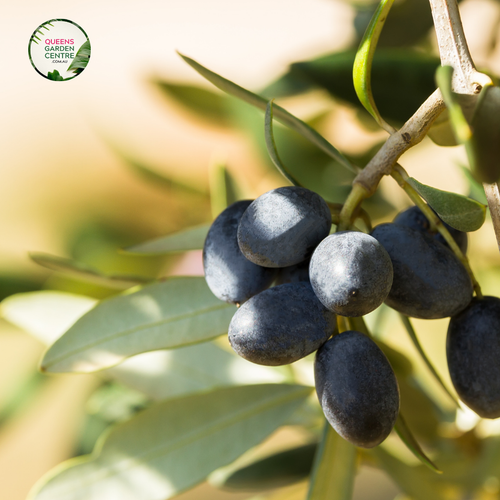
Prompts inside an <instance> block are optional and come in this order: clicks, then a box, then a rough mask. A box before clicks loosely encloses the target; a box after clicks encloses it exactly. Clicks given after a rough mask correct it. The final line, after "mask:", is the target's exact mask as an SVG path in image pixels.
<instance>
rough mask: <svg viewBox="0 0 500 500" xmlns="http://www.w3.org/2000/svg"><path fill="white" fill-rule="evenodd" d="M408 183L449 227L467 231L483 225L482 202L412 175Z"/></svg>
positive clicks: (484, 209) (483, 206)
mask: <svg viewBox="0 0 500 500" xmlns="http://www.w3.org/2000/svg"><path fill="white" fill-rule="evenodd" d="M408 183H409V184H410V185H411V186H412V187H413V189H415V190H416V191H417V192H418V194H419V195H420V196H421V197H422V198H423V199H424V200H425V201H426V202H427V203H428V204H429V205H430V206H431V207H432V209H433V210H434V211H435V212H436V213H437V214H438V215H439V217H440V218H441V219H442V220H443V221H444V222H446V223H447V224H449V225H450V226H451V227H453V228H455V229H458V230H459V231H464V232H469V231H476V230H477V229H479V228H480V227H481V226H482V225H483V222H484V219H485V217H486V206H485V205H483V204H482V203H479V202H478V201H475V200H473V199H471V198H468V197H467V196H463V195H461V194H457V193H451V192H450V191H441V190H440V189H436V188H433V187H431V186H427V185H425V184H422V183H420V182H418V181H417V180H416V179H414V178H413V177H409V178H408Z"/></svg>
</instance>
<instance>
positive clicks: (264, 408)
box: [28, 384, 311, 500]
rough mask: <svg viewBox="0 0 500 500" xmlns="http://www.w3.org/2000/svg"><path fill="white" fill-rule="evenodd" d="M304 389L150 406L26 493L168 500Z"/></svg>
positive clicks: (242, 446)
mask: <svg viewBox="0 0 500 500" xmlns="http://www.w3.org/2000/svg"><path fill="white" fill-rule="evenodd" d="M310 393H311V388H309V387H304V386H298V385H286V384H279V385H272V384H262V385H253V386H245V387H236V388H228V389H220V390H218V391H215V392H211V393H209V394H200V395H196V396H187V397H185V398H182V399H176V400H171V401H167V402H164V403H159V404H156V405H154V406H152V407H150V408H148V409H146V410H144V411H142V412H141V413H139V414H137V415H136V416H135V417H133V418H132V419H131V420H129V421H127V422H125V423H122V424H119V425H117V426H115V427H114V428H113V430H112V431H111V432H110V433H109V434H107V436H106V438H105V439H104V440H102V441H101V443H100V445H99V446H98V447H97V448H96V449H95V451H94V453H93V454H92V455H91V456H88V457H83V458H82V457H79V458H76V459H73V460H69V461H68V462H66V463H64V464H63V465H62V466H60V467H59V468H57V469H56V470H55V471H54V472H53V473H52V474H50V475H49V476H48V477H46V478H45V480H44V481H43V482H42V483H39V484H38V485H37V486H36V487H35V489H34V490H32V491H31V493H30V495H29V497H28V498H29V499H30V500H109V498H120V500H156V499H158V498H161V499H165V500H166V499H168V498H172V497H173V496H176V495H177V494H179V493H180V492H182V491H184V490H186V489H188V488H191V487H193V486H195V485H196V484H198V483H200V482H201V481H203V480H204V479H205V478H206V477H207V475H208V474H210V473H211V472H212V471H213V470H215V469H217V468H219V467H221V466H224V465H227V464H229V463H230V462H232V461H234V460H235V459H237V458H238V457H239V456H240V455H241V454H243V453H244V452H245V451H247V450H248V449H249V448H251V447H253V446H256V445H257V444H259V443H260V442H261V441H262V440H263V439H264V438H266V437H267V436H268V435H269V434H271V433H272V432H273V431H275V430H276V429H277V428H278V427H279V426H280V425H282V424H283V423H284V422H285V421H286V419H287V418H289V417H290V415H291V414H292V413H293V411H294V410H296V409H297V408H298V407H299V406H300V405H301V404H302V403H303V402H304V400H305V399H306V398H307V397H308V395H309V394H310ZM200 409H202V410H200Z"/></svg>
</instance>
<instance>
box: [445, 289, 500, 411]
mask: <svg viewBox="0 0 500 500" xmlns="http://www.w3.org/2000/svg"><path fill="white" fill-rule="evenodd" d="M446 356H447V359H448V369H449V371H450V377H451V381H452V382H453V385H454V387H455V390H456V391H457V394H458V395H459V397H460V399H461V400H462V401H463V402H464V403H465V404H466V405H467V406H468V407H469V408H471V409H472V410H474V411H475V412H476V413H477V414H478V415H479V416H480V417H483V418H498V417H500V362H499V360H500V299H498V298H497V297H484V298H483V299H478V298H474V299H472V302H471V303H470V305H469V306H468V307H467V308H466V309H464V310H463V311H462V312H460V313H459V314H457V315H456V316H453V317H452V318H451V320H450V324H449V326H448V336H447V338H446Z"/></svg>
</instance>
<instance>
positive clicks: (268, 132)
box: [264, 101, 301, 186]
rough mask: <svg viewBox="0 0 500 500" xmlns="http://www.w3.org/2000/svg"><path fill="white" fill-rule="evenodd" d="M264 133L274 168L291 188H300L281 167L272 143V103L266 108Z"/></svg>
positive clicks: (294, 179)
mask: <svg viewBox="0 0 500 500" xmlns="http://www.w3.org/2000/svg"><path fill="white" fill-rule="evenodd" d="M264 128H265V130H264V132H265V138H266V146H267V151H268V153H269V156H270V157H271V160H272V162H273V163H274V166H275V167H276V168H277V169H278V171H279V172H280V174H281V175H282V176H283V177H284V178H285V179H286V180H287V181H288V182H290V183H291V184H292V185H293V186H300V185H301V184H300V182H299V181H298V180H297V179H296V178H295V177H294V176H293V175H292V174H291V173H290V172H289V171H288V169H287V168H286V167H285V165H283V162H282V161H281V159H280V157H279V154H278V150H277V148H276V142H275V141H274V134H273V101H269V102H268V103H267V106H266V116H265V121H264Z"/></svg>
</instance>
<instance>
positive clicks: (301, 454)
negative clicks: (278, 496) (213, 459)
mask: <svg viewBox="0 0 500 500" xmlns="http://www.w3.org/2000/svg"><path fill="white" fill-rule="evenodd" d="M317 448H318V444H317V443H311V444H305V445H303V446H297V447H296V448H291V449H289V450H285V451H280V452H278V453H274V454H272V455H269V456H267V457H264V458H261V459H259V460H256V461H255V462H252V463H250V464H248V465H245V466H243V467H241V466H240V467H234V466H229V467H228V468H224V469H221V470H220V471H216V472H214V473H213V474H212V475H211V476H210V478H209V481H210V483H211V484H213V485H214V486H216V487H217V488H231V489H242V490H253V491H255V490H257V491H258V490H267V489H270V488H279V487H282V486H287V485H289V484H293V483H296V482H298V481H301V480H303V479H306V478H307V477H308V476H309V474H310V472H311V469H312V464H313V460H314V455H315V453H316V450H317Z"/></svg>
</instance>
